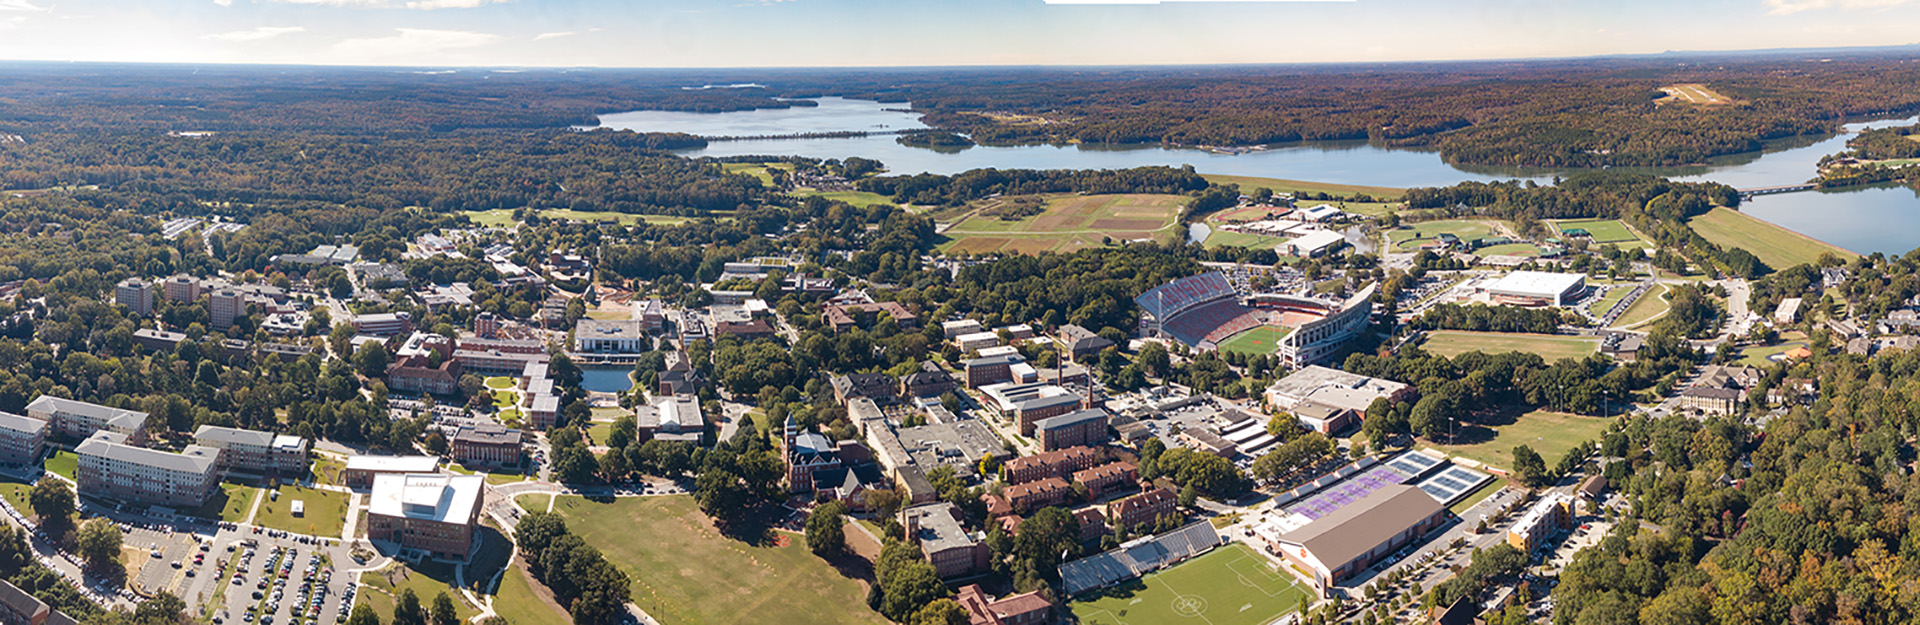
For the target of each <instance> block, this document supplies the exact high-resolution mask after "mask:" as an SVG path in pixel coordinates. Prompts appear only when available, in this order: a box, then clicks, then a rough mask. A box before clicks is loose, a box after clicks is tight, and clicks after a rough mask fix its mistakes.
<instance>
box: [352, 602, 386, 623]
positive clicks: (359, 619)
mask: <svg viewBox="0 0 1920 625" xmlns="http://www.w3.org/2000/svg"><path fill="white" fill-rule="evenodd" d="M347 625H380V615H379V614H375V613H374V612H373V607H372V606H369V605H367V604H364V603H362V604H359V605H356V606H353V615H352V616H348V617H347Z"/></svg>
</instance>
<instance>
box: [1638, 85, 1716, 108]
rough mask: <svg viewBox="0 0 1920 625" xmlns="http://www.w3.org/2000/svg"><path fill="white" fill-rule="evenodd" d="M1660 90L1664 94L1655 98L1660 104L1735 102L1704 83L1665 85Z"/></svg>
mask: <svg viewBox="0 0 1920 625" xmlns="http://www.w3.org/2000/svg"><path fill="white" fill-rule="evenodd" d="M1660 90H1661V91H1662V92H1664V95H1661V96H1660V99H1657V100H1654V102H1655V103H1659V104H1670V103H1675V102H1685V103H1687V104H1732V103H1733V100H1732V99H1730V98H1728V97H1727V96H1723V95H1720V94H1718V93H1714V92H1713V90H1712V89H1708V88H1707V86H1706V85H1702V84H1699V83H1683V84H1678V85H1671V86H1667V87H1663V88H1661V89H1660Z"/></svg>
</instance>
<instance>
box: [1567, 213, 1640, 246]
mask: <svg viewBox="0 0 1920 625" xmlns="http://www.w3.org/2000/svg"><path fill="white" fill-rule="evenodd" d="M1549 223H1551V224H1553V228H1554V229H1555V230H1557V231H1559V232H1561V233H1562V234H1565V233H1566V231H1568V230H1585V231H1587V234H1588V235H1590V236H1592V237H1593V243H1594V245H1595V246H1600V245H1606V244H1608V243H1611V244H1613V245H1614V246H1616V247H1620V248H1628V247H1643V248H1651V247H1653V244H1651V243H1648V242H1647V241H1646V240H1645V239H1642V238H1640V235H1637V234H1634V233H1633V229H1631V228H1628V227H1627V224H1626V223H1625V222H1622V221H1620V220H1618V219H1570V220H1565V221H1553V222H1549Z"/></svg>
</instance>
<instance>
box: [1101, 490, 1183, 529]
mask: <svg viewBox="0 0 1920 625" xmlns="http://www.w3.org/2000/svg"><path fill="white" fill-rule="evenodd" d="M1175 501H1176V498H1175V497H1174V496H1173V491H1170V490H1167V489H1164V488H1150V489H1147V491H1146V492H1143V493H1140V494H1138V495H1134V496H1132V497H1127V498H1125V499H1121V500H1119V501H1115V502H1113V503H1111V504H1108V505H1107V518H1108V519H1110V522H1112V523H1113V524H1114V526H1115V527H1120V528H1128V529H1131V528H1136V527H1140V526H1142V525H1152V524H1154V523H1156V522H1158V521H1159V520H1160V517H1162V516H1165V515H1169V514H1174V503H1175Z"/></svg>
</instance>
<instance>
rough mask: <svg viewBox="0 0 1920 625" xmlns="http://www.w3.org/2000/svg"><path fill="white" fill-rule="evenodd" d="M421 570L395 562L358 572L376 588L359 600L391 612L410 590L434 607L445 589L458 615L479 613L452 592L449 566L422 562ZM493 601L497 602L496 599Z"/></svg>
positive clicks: (370, 585) (467, 617) (375, 609)
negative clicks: (434, 602)
mask: <svg viewBox="0 0 1920 625" xmlns="http://www.w3.org/2000/svg"><path fill="white" fill-rule="evenodd" d="M422 569H424V570H415V569H413V568H410V567H408V566H406V565H404V564H398V563H395V564H393V565H391V566H388V567H387V568H384V569H380V570H378V571H374V572H371V573H366V574H363V575H361V576H360V581H361V582H362V583H364V584H366V585H367V586H369V587H372V588H373V589H375V590H376V592H363V593H360V602H361V603H365V604H367V605H368V606H370V607H372V608H373V610H374V611H375V612H377V613H380V614H388V615H391V614H393V604H394V602H395V601H397V600H398V599H399V596H400V591H402V590H406V589H411V590H413V594H414V596H416V597H419V598H420V604H421V605H424V606H427V607H429V608H431V607H433V599H434V597H438V596H440V593H443V592H444V593H447V597H448V598H450V599H453V611H454V612H455V613H456V614H459V615H460V620H462V621H465V620H467V619H469V618H472V617H473V615H475V614H479V613H480V611H479V610H476V609H474V607H473V606H471V605H467V602H466V600H465V599H464V598H462V597H461V595H460V593H459V592H456V591H454V589H453V579H454V578H453V567H452V566H450V565H447V564H443V563H437V562H430V563H427V564H424V565H422ZM439 578H444V579H439ZM495 603H496V604H497V603H498V601H496V602H495ZM515 622H518V621H515ZM528 622H544V621H528Z"/></svg>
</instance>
